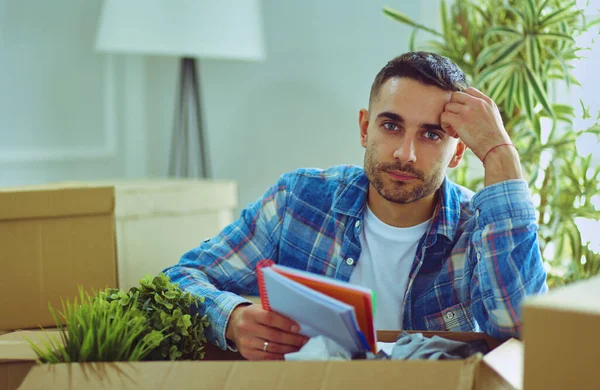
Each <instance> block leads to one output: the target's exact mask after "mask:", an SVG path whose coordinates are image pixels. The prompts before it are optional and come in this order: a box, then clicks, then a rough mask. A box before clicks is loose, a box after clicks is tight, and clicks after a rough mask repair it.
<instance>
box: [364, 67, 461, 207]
mask: <svg viewBox="0 0 600 390" xmlns="http://www.w3.org/2000/svg"><path fill="white" fill-rule="evenodd" d="M451 94H452V92H451V91H444V90H442V89H440V88H437V87H434V86H429V85H423V84H421V83H419V82H418V81H416V80H413V79H409V78H391V79H388V80H387V81H386V82H385V83H384V84H383V85H382V86H381V89H380V91H379V94H378V96H377V97H376V98H374V99H373V101H372V102H371V107H370V111H371V112H366V110H362V111H361V115H360V126H361V143H362V145H363V146H364V147H365V148H366V152H365V162H364V166H365V172H366V174H367V177H368V179H369V181H370V183H371V186H372V187H373V188H374V189H375V190H376V191H377V193H379V195H381V197H383V198H384V199H386V200H388V201H390V202H394V203H402V204H404V203H411V202H415V201H418V200H419V199H422V198H424V197H427V196H430V195H433V194H434V193H435V191H437V189H438V188H439V187H440V186H441V184H442V182H443V180H444V177H445V174H446V169H447V168H448V167H455V166H456V165H457V164H458V162H459V161H460V158H461V157H462V153H463V152H464V144H462V143H458V141H457V140H456V139H455V138H452V137H450V136H448V135H447V134H446V133H445V132H444V131H443V130H442V129H441V127H440V115H441V114H442V112H443V111H444V105H445V104H446V103H448V102H449V101H450V97H451ZM457 144H458V147H457Z"/></svg>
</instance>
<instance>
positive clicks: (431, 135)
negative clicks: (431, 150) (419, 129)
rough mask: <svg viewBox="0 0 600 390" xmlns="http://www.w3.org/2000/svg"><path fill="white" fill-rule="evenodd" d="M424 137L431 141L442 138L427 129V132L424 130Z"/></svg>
mask: <svg viewBox="0 0 600 390" xmlns="http://www.w3.org/2000/svg"><path fill="white" fill-rule="evenodd" d="M425 137H426V138H428V139H430V140H432V141H437V140H438V139H441V138H442V137H440V135H439V134H438V133H436V132H435V131H427V132H425Z"/></svg>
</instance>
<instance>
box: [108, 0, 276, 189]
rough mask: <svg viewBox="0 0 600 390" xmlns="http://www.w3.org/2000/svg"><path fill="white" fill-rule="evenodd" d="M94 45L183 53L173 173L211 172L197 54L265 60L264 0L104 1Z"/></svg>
mask: <svg viewBox="0 0 600 390" xmlns="http://www.w3.org/2000/svg"><path fill="white" fill-rule="evenodd" d="M96 49H97V50H99V51H101V52H107V53H127V54H140V55H163V56H176V57H179V59H180V60H179V61H180V66H179V81H178V83H177V94H176V96H177V97H176V102H175V113H174V120H173V129H172V135H171V149H170V154H169V176H175V177H203V178H207V177H210V158H209V157H210V154H209V151H208V147H207V139H206V138H207V137H206V131H205V126H204V120H203V115H202V104H201V101H200V96H201V89H200V88H201V84H200V79H199V72H198V62H199V61H198V60H197V59H199V58H214V59H226V60H246V61H260V60H263V59H264V57H265V50H264V42H263V36H262V23H261V13H260V0H219V1H214V0H148V1H143V2H140V1H139V0H104V3H103V8H102V13H101V16H100V21H99V25H98V32H97V35H96Z"/></svg>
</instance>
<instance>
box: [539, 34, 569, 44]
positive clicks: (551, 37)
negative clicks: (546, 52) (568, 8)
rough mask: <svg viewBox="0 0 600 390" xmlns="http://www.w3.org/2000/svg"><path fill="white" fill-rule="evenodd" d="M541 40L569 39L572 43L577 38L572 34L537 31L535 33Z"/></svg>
mask: <svg viewBox="0 0 600 390" xmlns="http://www.w3.org/2000/svg"><path fill="white" fill-rule="evenodd" d="M535 36H536V37H538V38H539V39H541V40H545V41H547V40H551V41H567V42H571V43H575V38H573V37H572V36H570V35H567V34H563V33H557V32H547V33H537V34H535Z"/></svg>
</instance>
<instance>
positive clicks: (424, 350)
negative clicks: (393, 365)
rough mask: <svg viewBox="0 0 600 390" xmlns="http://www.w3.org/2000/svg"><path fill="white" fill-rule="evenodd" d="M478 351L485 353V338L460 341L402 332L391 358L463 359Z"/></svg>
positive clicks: (487, 350) (487, 348)
mask: <svg viewBox="0 0 600 390" xmlns="http://www.w3.org/2000/svg"><path fill="white" fill-rule="evenodd" d="M477 352H480V353H482V354H486V353H487V352H489V347H488V345H487V343H486V342H485V340H474V341H469V342H461V341H454V340H448V339H445V338H442V337H439V336H433V337H431V338H427V337H425V336H423V334H422V333H407V332H404V331H403V332H402V333H400V335H399V336H398V338H397V339H396V345H394V347H393V348H392V355H391V359H392V360H418V359H425V360H446V359H465V358H467V357H469V356H471V355H474V354H476V353H477Z"/></svg>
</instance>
